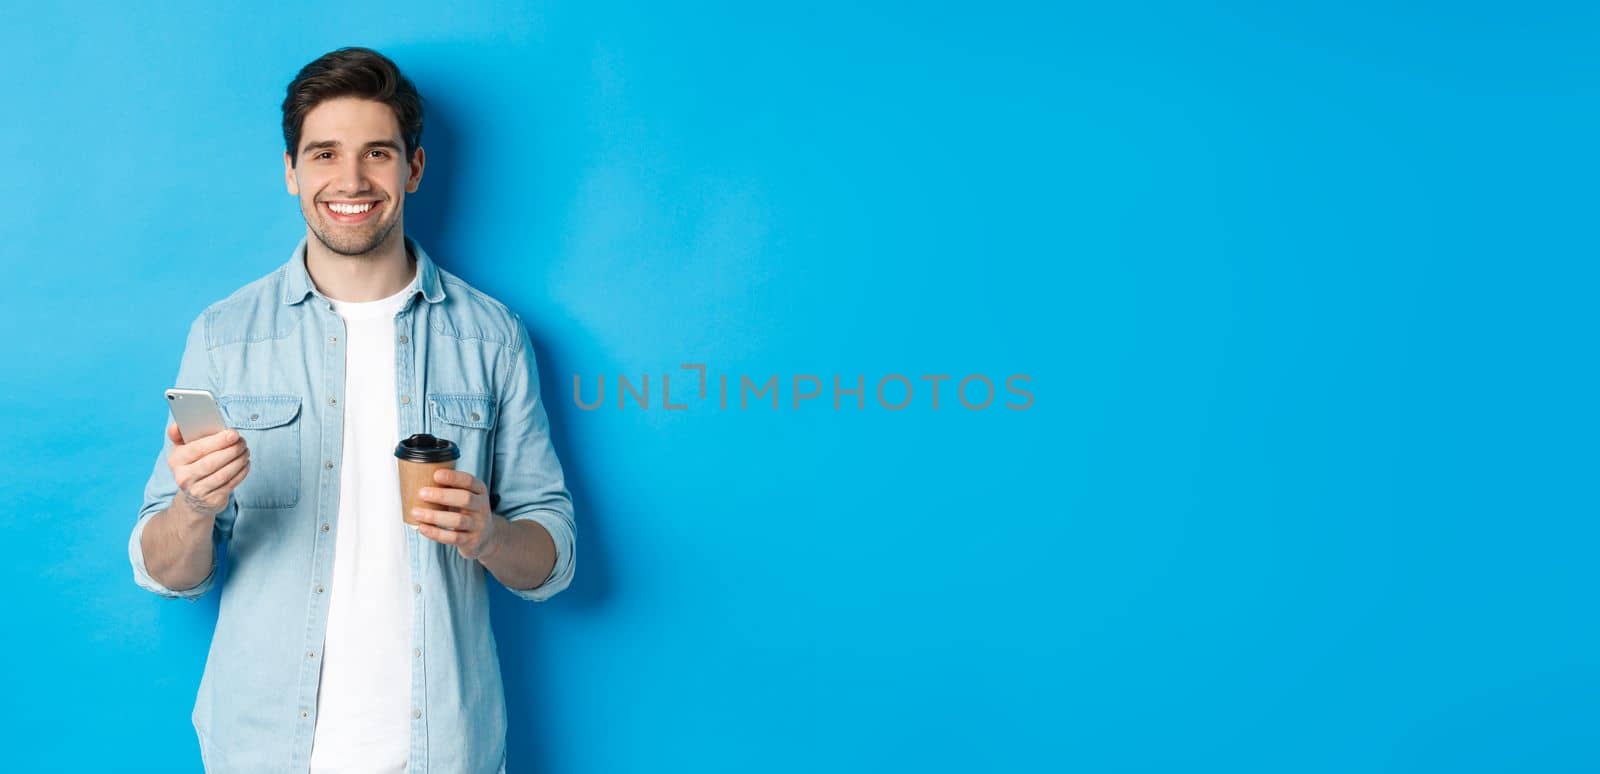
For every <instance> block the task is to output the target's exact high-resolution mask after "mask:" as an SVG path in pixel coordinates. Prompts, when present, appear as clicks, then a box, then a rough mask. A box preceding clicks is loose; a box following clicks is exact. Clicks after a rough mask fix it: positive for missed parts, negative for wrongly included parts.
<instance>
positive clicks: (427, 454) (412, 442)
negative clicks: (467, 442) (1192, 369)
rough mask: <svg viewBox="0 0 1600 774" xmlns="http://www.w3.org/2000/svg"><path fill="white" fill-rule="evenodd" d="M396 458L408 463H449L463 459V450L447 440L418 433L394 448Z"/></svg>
mask: <svg viewBox="0 0 1600 774" xmlns="http://www.w3.org/2000/svg"><path fill="white" fill-rule="evenodd" d="M394 456H396V457H398V458H400V459H402V460H405V461H406V462H449V461H450V460H454V459H460V458H461V449H460V448H459V447H457V446H456V445H455V443H454V442H453V441H451V440H449V439H447V438H435V437H433V436H431V435H428V434H427V433H417V434H416V435H413V436H411V437H410V438H407V439H405V440H404V441H401V442H400V445H399V446H396V447H394Z"/></svg>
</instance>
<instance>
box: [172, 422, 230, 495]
mask: <svg viewBox="0 0 1600 774" xmlns="http://www.w3.org/2000/svg"><path fill="white" fill-rule="evenodd" d="M167 439H168V440H170V441H172V452H171V453H170V454H168V455H167V465H168V466H169V467H171V468H172V478H173V480H174V481H176V482H177V483H178V491H179V493H181V494H182V495H183V502H184V505H186V506H188V508H189V510H191V511H194V512H195V513H197V514H199V515H201V516H215V515H217V514H218V513H221V512H222V509H224V508H226V507H228V495H230V494H232V493H233V490H234V487H237V486H239V483H240V482H242V481H244V479H245V476H246V475H248V474H249V473H250V449H249V447H248V446H247V445H246V444H245V442H244V439H243V438H240V437H239V431H237V430H224V431H222V432H220V433H212V434H211V435H208V436H205V437H204V438H197V439H195V440H193V441H191V442H189V443H184V442H183V436H182V435H181V434H180V433H179V432H178V425H177V423H175V422H171V421H169V422H167Z"/></svg>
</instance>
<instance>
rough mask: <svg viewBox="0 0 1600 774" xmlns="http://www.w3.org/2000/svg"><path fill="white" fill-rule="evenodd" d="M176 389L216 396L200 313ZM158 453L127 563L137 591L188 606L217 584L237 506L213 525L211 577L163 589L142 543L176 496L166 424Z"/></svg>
mask: <svg viewBox="0 0 1600 774" xmlns="http://www.w3.org/2000/svg"><path fill="white" fill-rule="evenodd" d="M173 386H175V387H185V388H189V389H200V388H204V389H207V390H210V391H211V392H212V394H215V393H216V384H215V380H214V379H213V378H212V374H211V362H210V355H209V354H208V353H207V352H206V337H205V315H204V314H203V313H202V314H201V315H200V316H199V317H197V318H195V321H194V322H193V323H192V324H191V325H190V326H189V338H188V341H187V342H185V344H184V348H183V358H182V360H181V361H180V362H179V364H178V378H177V380H176V381H175V382H174V384H173ZM161 438H162V440H161V453H160V454H158V455H157V456H156V465H155V469H154V470H153V471H151V473H150V480H149V481H148V482H147V483H146V484H145V487H144V505H143V506H142V507H140V509H139V517H138V519H137V520H136V521H135V522H134V525H133V534H132V535H130V536H129V538H128V560H129V562H131V563H132V564H133V581H134V582H135V583H137V584H139V587H140V588H143V589H146V590H148V591H152V592H154V593H156V594H160V595H161V596H163V597H168V598H171V599H180V598H181V599H187V600H189V601H190V602H194V601H197V600H199V598H200V597H202V596H204V595H205V593H206V592H207V591H210V590H211V587H212V586H213V585H215V584H216V577H217V566H218V562H219V558H220V556H221V554H222V542H223V538H224V526H223V525H227V524H232V523H233V520H234V517H235V516H236V515H237V514H238V508H239V505H238V503H236V502H234V499H233V496H232V495H229V496H228V505H227V507H226V508H224V509H223V511H222V512H221V513H219V514H217V518H216V522H215V524H214V525H213V526H212V529H211V542H212V552H211V573H210V574H209V575H207V576H206V578H205V580H203V581H200V583H199V585H197V586H194V587H193V588H188V589H172V588H168V587H166V586H164V585H162V584H161V583H160V582H159V581H157V580H156V579H155V578H153V577H151V575H150V573H149V571H147V570H146V569H145V563H144V546H143V543H142V542H141V539H142V538H143V536H144V529H145V526H146V525H147V524H149V523H150V519H152V518H154V517H155V515H156V514H157V513H160V512H161V511H163V510H166V509H167V507H168V506H170V505H171V504H172V500H173V497H174V496H176V495H177V493H178V483H177V481H176V480H174V479H173V477H172V468H170V467H169V466H168V465H167V456H168V455H169V454H170V453H171V452H172V447H173V444H172V439H170V438H167V437H166V421H163V422H162V426H161Z"/></svg>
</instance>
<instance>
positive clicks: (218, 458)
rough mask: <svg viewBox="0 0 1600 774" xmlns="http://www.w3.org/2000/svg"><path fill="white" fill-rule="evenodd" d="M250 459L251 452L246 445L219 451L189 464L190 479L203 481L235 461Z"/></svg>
mask: <svg viewBox="0 0 1600 774" xmlns="http://www.w3.org/2000/svg"><path fill="white" fill-rule="evenodd" d="M249 458H250V450H249V449H248V448H246V447H245V445H244V444H238V445H235V446H230V447H228V448H226V449H219V450H217V451H214V452H211V453H210V454H207V455H205V456H203V457H201V458H200V459H197V460H195V461H193V462H191V463H189V465H188V468H189V470H188V473H189V477H190V479H192V480H201V479H204V478H205V477H206V476H209V475H211V474H213V473H215V472H217V471H218V470H221V469H222V468H223V466H225V465H227V464H229V463H231V462H233V461H235V460H238V459H249Z"/></svg>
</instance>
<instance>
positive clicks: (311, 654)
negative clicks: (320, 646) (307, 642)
mask: <svg viewBox="0 0 1600 774" xmlns="http://www.w3.org/2000/svg"><path fill="white" fill-rule="evenodd" d="M316 657H317V652H316V651H314V650H308V651H306V658H316Z"/></svg>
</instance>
